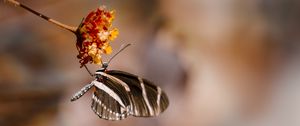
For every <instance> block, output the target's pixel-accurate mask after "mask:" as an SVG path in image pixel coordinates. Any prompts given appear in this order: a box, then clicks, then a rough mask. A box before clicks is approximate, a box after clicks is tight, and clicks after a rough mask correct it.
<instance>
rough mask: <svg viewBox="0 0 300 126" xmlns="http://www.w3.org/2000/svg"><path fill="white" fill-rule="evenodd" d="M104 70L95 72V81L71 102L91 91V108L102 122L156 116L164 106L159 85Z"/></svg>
mask: <svg viewBox="0 0 300 126" xmlns="http://www.w3.org/2000/svg"><path fill="white" fill-rule="evenodd" d="M106 67H107V66H104V67H102V68H101V69H100V70H98V71H96V72H95V77H96V79H95V80H94V81H92V82H91V83H90V84H87V85H86V86H85V87H83V88H82V89H81V90H80V91H79V92H78V93H76V94H75V95H74V96H73V97H72V99H71V101H75V100H77V99H79V98H80V97H81V96H83V95H84V94H85V93H86V92H87V91H88V90H89V89H91V88H95V90H94V92H93V96H92V105H91V108H92V110H93V111H94V112H95V114H97V115H98V116H99V117H100V118H102V119H106V120H122V119H124V118H126V117H128V116H136V117H152V116H157V115H159V114H160V113H161V112H163V111H164V110H165V109H166V108H167V107H168V105H169V101H168V98H167V95H166V94H165V93H164V92H163V91H162V90H161V88H160V87H159V86H156V85H154V84H153V83H152V82H150V81H148V80H146V79H143V78H141V77H139V76H136V75H133V74H130V73H127V72H124V71H118V70H106Z"/></svg>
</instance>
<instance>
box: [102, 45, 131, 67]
mask: <svg viewBox="0 0 300 126" xmlns="http://www.w3.org/2000/svg"><path fill="white" fill-rule="evenodd" d="M130 45H131V44H130V43H129V44H126V45H125V46H123V45H122V46H121V48H120V50H119V51H118V52H117V53H116V54H115V55H113V56H112V57H111V58H110V59H109V60H108V62H107V64H109V63H110V61H111V60H112V59H113V58H115V57H116V56H117V55H118V54H119V53H120V52H122V51H123V50H124V49H126V48H127V47H128V46H130Z"/></svg>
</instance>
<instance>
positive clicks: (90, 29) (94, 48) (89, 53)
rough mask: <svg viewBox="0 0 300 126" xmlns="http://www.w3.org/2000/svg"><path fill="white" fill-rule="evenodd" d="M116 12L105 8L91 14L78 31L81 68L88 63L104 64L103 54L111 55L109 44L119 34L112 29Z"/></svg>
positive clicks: (116, 30) (115, 29)
mask: <svg viewBox="0 0 300 126" xmlns="http://www.w3.org/2000/svg"><path fill="white" fill-rule="evenodd" d="M114 17H115V11H107V10H105V7H100V8H98V9H97V10H95V11H93V12H90V13H89V14H88V16H87V17H86V18H85V20H84V21H83V22H82V23H81V24H80V26H79V27H78V29H77V33H76V34H77V43H76V46H77V49H78V51H79V54H78V56H77V57H78V58H79V59H80V61H79V62H80V64H81V67H82V66H83V65H85V64H87V63H94V64H102V58H101V54H110V53H111V52H112V48H111V46H110V44H109V42H110V41H112V40H114V39H115V38H116V37H117V35H118V34H119V32H118V29H117V28H111V27H112V21H113V20H114Z"/></svg>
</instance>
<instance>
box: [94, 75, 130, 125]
mask: <svg viewBox="0 0 300 126" xmlns="http://www.w3.org/2000/svg"><path fill="white" fill-rule="evenodd" d="M92 83H94V85H95V87H96V88H95V91H94V93H93V97H92V105H91V107H92V110H93V111H94V112H95V113H96V114H97V115H98V116H99V117H100V118H103V119H107V120H121V119H124V118H126V117H127V116H128V115H129V112H130V110H129V109H130V102H129V99H128V96H127V92H126V90H125V89H124V88H123V87H122V86H121V85H119V84H116V83H114V82H113V81H111V80H109V79H107V80H105V84H104V83H102V82H99V81H97V80H95V81H93V82H92Z"/></svg>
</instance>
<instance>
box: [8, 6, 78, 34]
mask: <svg viewBox="0 0 300 126" xmlns="http://www.w3.org/2000/svg"><path fill="white" fill-rule="evenodd" d="M6 1H7V2H9V3H11V4H13V5H15V6H18V7H21V8H23V9H25V10H27V11H29V12H31V13H33V14H35V15H37V16H39V17H41V18H43V19H45V20H47V21H49V22H51V23H53V24H55V25H57V26H59V27H61V28H64V29H66V30H69V31H71V32H73V33H76V30H77V27H71V26H68V25H66V24H63V23H61V22H59V21H56V20H54V19H51V18H49V17H47V16H45V15H43V14H41V13H39V12H37V11H35V10H33V9H31V8H30V7H27V6H25V5H24V4H21V3H20V2H18V1H16V0H6Z"/></svg>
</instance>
